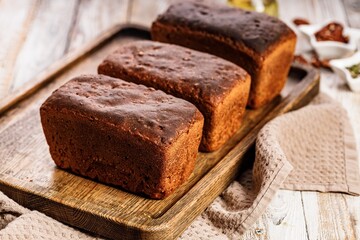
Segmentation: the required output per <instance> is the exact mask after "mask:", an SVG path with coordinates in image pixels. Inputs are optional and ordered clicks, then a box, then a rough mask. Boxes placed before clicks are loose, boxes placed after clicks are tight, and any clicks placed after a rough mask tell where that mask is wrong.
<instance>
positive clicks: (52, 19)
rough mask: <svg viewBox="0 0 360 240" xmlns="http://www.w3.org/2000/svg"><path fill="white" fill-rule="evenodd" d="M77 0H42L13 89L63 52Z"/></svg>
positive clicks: (17, 63) (19, 62) (18, 59)
mask: <svg viewBox="0 0 360 240" xmlns="http://www.w3.org/2000/svg"><path fill="white" fill-rule="evenodd" d="M76 4H77V1H76V0H68V1H65V3H64V0H51V1H41V3H40V5H39V7H38V8H37V12H36V15H35V19H34V21H33V22H32V25H31V27H30V29H29V32H28V34H27V36H26V40H25V42H24V45H23V47H22V49H21V51H20V53H19V55H18V56H17V61H16V63H15V67H14V79H13V81H12V86H11V91H13V90H14V89H16V88H17V87H19V86H21V85H23V84H24V83H25V82H27V81H29V80H30V79H31V78H33V77H34V76H35V75H36V74H38V73H39V72H41V71H42V70H44V69H45V68H46V67H48V66H49V65H50V64H52V63H53V62H54V61H56V60H57V59H59V58H60V57H62V56H63V55H64V50H65V47H66V43H67V37H68V32H69V30H70V27H71V25H72V19H73V15H74V11H75V9H76Z"/></svg>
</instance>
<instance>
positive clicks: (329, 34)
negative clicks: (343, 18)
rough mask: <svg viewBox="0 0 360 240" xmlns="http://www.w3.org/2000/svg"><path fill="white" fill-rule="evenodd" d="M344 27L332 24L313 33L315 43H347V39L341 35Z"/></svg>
mask: <svg viewBox="0 0 360 240" xmlns="http://www.w3.org/2000/svg"><path fill="white" fill-rule="evenodd" d="M343 31H344V27H343V26H342V25H341V24H340V23H336V22H332V23H329V24H328V25H326V26H325V27H323V28H322V29H320V30H319V31H318V32H316V33H315V38H316V40H317V41H336V42H343V43H348V42H349V37H347V36H344V35H343Z"/></svg>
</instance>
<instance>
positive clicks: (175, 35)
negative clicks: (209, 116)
mask: <svg viewBox="0 0 360 240" xmlns="http://www.w3.org/2000/svg"><path fill="white" fill-rule="evenodd" d="M151 36H152V39H153V40H155V41H160V42H165V43H172V44H177V45H181V46H184V47H188V48H192V49H195V50H199V51H203V52H207V53H210V54H214V55H216V56H219V57H222V58H224V59H227V60H229V61H231V62H233V63H235V64H237V65H239V66H241V67H243V68H244V69H245V70H246V71H247V72H248V73H249V74H250V75H251V78H252V82H251V91H250V97H249V102H248V106H249V107H251V108H259V107H262V106H263V105H265V104H267V103H268V102H270V101H271V100H272V99H274V98H275V97H276V96H277V95H278V94H279V93H280V92H281V90H282V88H283V86H284V85H285V82H286V79H287V74H288V72H289V69H290V65H291V62H292V57H293V54H294V50H295V44H296V35H295V33H294V32H293V31H292V30H291V29H290V28H289V27H288V26H287V25H286V24H285V23H283V22H282V21H280V20H278V19H276V18H273V17H270V16H267V15H265V14H260V13H256V12H250V11H244V10H241V9H236V8H231V7H226V6H209V5H204V4H200V3H191V2H185V3H178V4H174V5H172V6H170V7H169V8H168V10H167V11H166V12H165V13H163V14H161V15H159V17H158V18H157V19H156V20H155V21H154V22H153V24H152V27H151Z"/></svg>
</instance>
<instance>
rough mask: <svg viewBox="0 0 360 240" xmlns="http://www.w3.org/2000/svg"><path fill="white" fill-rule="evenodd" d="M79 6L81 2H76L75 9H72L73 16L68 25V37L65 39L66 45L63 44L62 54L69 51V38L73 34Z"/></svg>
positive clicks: (79, 0)
mask: <svg viewBox="0 0 360 240" xmlns="http://www.w3.org/2000/svg"><path fill="white" fill-rule="evenodd" d="M80 5H81V0H78V1H77V2H76V5H75V7H74V14H73V17H72V19H71V24H70V29H69V32H68V35H67V37H66V44H65V48H64V54H66V53H67V52H68V51H69V49H70V43H71V38H72V36H73V34H74V31H75V26H76V25H77V20H78V15H79V9H80Z"/></svg>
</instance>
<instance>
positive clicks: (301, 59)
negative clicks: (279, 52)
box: [293, 55, 309, 64]
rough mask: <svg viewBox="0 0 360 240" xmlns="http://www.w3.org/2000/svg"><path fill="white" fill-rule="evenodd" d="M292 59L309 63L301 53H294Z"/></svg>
mask: <svg viewBox="0 0 360 240" xmlns="http://www.w3.org/2000/svg"><path fill="white" fill-rule="evenodd" d="M293 61H294V62H297V63H301V64H309V62H308V61H307V60H306V59H305V58H304V57H303V56H302V55H295V56H294V59H293Z"/></svg>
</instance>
